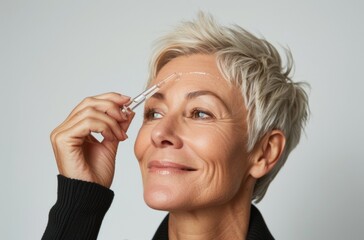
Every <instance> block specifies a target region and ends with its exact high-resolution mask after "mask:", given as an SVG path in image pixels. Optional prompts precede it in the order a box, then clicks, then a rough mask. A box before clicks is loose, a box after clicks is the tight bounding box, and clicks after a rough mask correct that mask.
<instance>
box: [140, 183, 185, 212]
mask: <svg viewBox="0 0 364 240" xmlns="http://www.w3.org/2000/svg"><path fill="white" fill-rule="evenodd" d="M175 190H176V189H173V190H172V189H170V188H169V187H167V186H155V187H146V188H145V189H144V201H145V203H146V204H147V205H148V206H149V207H150V208H153V209H155V210H162V211H176V210H184V209H186V206H190V205H191V203H190V202H189V201H188V199H185V197H186V195H188V194H182V193H179V192H175ZM181 194H182V196H181ZM183 195H184V197H183Z"/></svg>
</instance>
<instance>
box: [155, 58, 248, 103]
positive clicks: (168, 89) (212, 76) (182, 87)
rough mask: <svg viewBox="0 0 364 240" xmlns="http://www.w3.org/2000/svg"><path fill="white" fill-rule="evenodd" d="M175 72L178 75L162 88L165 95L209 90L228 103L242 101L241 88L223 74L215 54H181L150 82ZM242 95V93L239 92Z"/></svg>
mask: <svg viewBox="0 0 364 240" xmlns="http://www.w3.org/2000/svg"><path fill="white" fill-rule="evenodd" d="M173 73H177V74H178V77H177V78H175V79H173V80H170V81H168V82H167V83H166V84H165V85H164V86H163V87H162V88H161V90H160V93H163V95H171V96H177V95H180V94H182V95H185V94H186V93H188V92H193V91H199V90H207V91H211V92H213V93H216V94H217V95H218V96H220V97H221V98H222V99H224V100H225V102H226V103H227V104H232V101H233V100H234V101H236V100H238V101H240V100H241V99H239V97H237V94H239V90H238V89H236V88H235V87H232V86H231V85H230V84H229V82H228V81H227V80H225V79H224V78H223V76H222V75H221V73H220V71H219V69H218V67H217V64H216V57H215V56H214V55H198V54H196V55H191V56H180V57H177V58H174V59H172V60H171V61H170V62H168V63H167V64H166V65H165V66H164V67H163V68H162V69H161V70H160V71H159V73H158V75H157V77H156V78H155V79H153V80H152V82H151V83H150V84H156V83H158V82H160V81H162V80H163V79H165V78H166V77H168V76H170V75H171V74H173ZM239 95H240V94H239Z"/></svg>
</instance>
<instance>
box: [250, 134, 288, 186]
mask: <svg viewBox="0 0 364 240" xmlns="http://www.w3.org/2000/svg"><path fill="white" fill-rule="evenodd" d="M285 144H286V137H285V136H284V133H283V132H282V131H280V130H272V131H270V132H268V133H267V134H266V135H265V136H264V137H263V139H262V140H261V141H260V142H259V143H258V144H257V145H256V147H255V148H254V150H253V151H252V153H251V158H250V159H251V164H252V165H251V168H250V175H251V176H252V177H253V178H255V179H258V178H261V177H263V176H264V175H266V174H267V173H268V172H269V171H270V170H271V169H272V168H273V167H274V166H275V164H276V163H277V162H278V160H279V159H280V157H281V155H282V153H283V150H284V147H285Z"/></svg>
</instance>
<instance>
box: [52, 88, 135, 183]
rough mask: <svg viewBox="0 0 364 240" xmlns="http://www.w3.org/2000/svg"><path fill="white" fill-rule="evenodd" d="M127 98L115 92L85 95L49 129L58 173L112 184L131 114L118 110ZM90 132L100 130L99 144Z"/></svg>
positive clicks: (98, 131)
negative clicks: (67, 114) (55, 125)
mask: <svg viewBox="0 0 364 240" xmlns="http://www.w3.org/2000/svg"><path fill="white" fill-rule="evenodd" d="M129 100H130V98H129V97H126V96H123V95H120V94H118V93H105V94H101V95H98V96H93V97H87V98H85V99H84V100H83V101H82V102H81V103H80V104H79V105H77V106H76V108H75V109H73V111H72V112H71V114H70V115H69V116H68V117H67V118H66V120H65V121H64V122H63V123H62V124H61V125H59V126H58V127H57V128H55V129H54V130H53V131H52V133H51V142H52V147H53V152H54V155H55V158H56V162H57V166H58V170H59V173H60V174H62V175H63V176H65V177H68V178H73V179H79V180H84V181H88V182H94V183H98V184H100V185H102V186H104V187H108V188H109V187H110V186H111V183H112V180H113V177H114V172H115V155H116V152H117V149H118V144H119V141H124V140H125V139H127V135H126V131H127V129H128V127H129V124H130V122H131V120H132V118H133V116H134V115H133V114H131V115H125V114H123V113H122V112H121V110H120V106H122V105H123V104H125V103H127V102H128V101H129ZM91 132H97V133H101V134H102V136H103V137H104V140H103V141H102V142H101V143H99V142H98V141H97V140H96V139H95V138H94V137H93V136H92V135H91V134H90V133H91Z"/></svg>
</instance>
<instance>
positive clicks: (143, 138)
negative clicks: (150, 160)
mask: <svg viewBox="0 0 364 240" xmlns="http://www.w3.org/2000/svg"><path fill="white" fill-rule="evenodd" d="M148 139H149V138H148V133H147V130H146V129H145V128H144V127H141V128H140V130H139V132H138V135H137V137H136V139H135V143H134V154H135V157H136V158H137V159H138V161H139V162H140V161H141V160H142V158H143V155H144V153H145V151H146V148H147V146H148V144H150V143H148Z"/></svg>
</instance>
